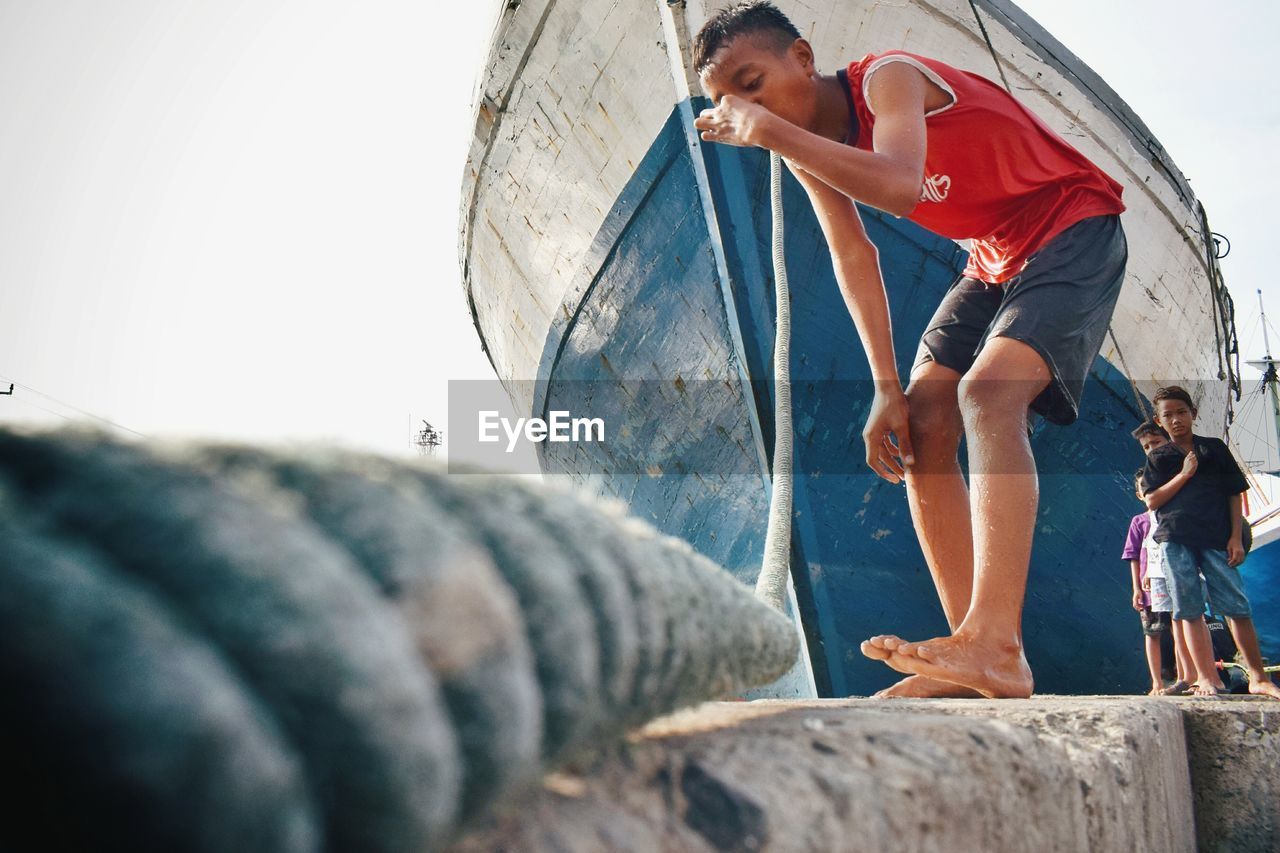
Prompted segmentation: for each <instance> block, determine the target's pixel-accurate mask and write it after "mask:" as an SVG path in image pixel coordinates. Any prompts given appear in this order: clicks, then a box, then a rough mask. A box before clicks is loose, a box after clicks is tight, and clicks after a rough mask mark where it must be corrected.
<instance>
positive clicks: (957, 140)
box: [847, 50, 1124, 284]
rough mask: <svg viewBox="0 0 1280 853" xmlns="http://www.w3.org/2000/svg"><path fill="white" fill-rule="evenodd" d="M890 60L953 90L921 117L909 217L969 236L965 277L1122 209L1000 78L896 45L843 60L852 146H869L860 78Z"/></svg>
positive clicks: (1003, 271) (1115, 189) (1006, 264)
mask: <svg viewBox="0 0 1280 853" xmlns="http://www.w3.org/2000/svg"><path fill="white" fill-rule="evenodd" d="M890 62H906V63H909V64H910V65H912V66H913V67H915V68H917V69H919V70H920V71H921V72H922V73H924V75H925V76H926V77H928V78H929V79H930V80H931V81H933V82H934V83H935V84H936V85H937V86H938V87H939V88H941V89H942V90H943V91H944V92H946V93H947V94H949V95H951V98H952V102H951V104H950V105H949V106H945V107H940V108H939V109H936V110H934V111H932V112H930V113H927V114H926V116H925V132H926V142H927V147H926V153H925V163H924V182H923V186H922V187H921V190H920V203H919V204H917V205H916V207H915V209H914V210H912V211H911V212H910V213H909V214H907V218H908V219H910V220H911V221H912V222H916V223H918V224H920V225H923V226H924V227H925V228H928V229H929V230H930V231H933V232H935V233H938V234H941V235H942V236H944V237H950V238H951V239H953V240H965V239H969V240H972V241H973V244H972V248H971V250H970V254H969V264H968V266H967V267H966V268H965V271H964V274H965V275H967V276H971V277H973V278H977V279H981V280H982V281H985V282H989V283H992V284H999V283H1000V282H1003V281H1005V280H1007V279H1009V278H1012V277H1013V276H1015V275H1017V274H1018V273H1019V272H1020V271H1021V270H1022V268H1023V266H1025V265H1026V262H1027V259H1028V258H1029V257H1030V256H1031V255H1032V253H1034V252H1035V251H1036V250H1037V249H1039V248H1040V247H1041V246H1043V245H1044V244H1045V243H1047V242H1049V240H1050V239H1052V238H1053V237H1054V236H1055V235H1057V234H1058V233H1059V232H1061V231H1063V230H1065V229H1066V228H1068V227H1070V226H1071V225H1074V224H1075V223H1077V222H1079V221H1080V220H1082V219H1085V218H1087V217H1090V216H1099V215H1105V214H1113V213H1120V212H1122V211H1123V210H1124V203H1123V202H1121V200H1120V193H1121V190H1122V187H1121V186H1120V184H1119V183H1117V182H1116V181H1115V180H1113V179H1112V178H1110V177H1109V176H1108V175H1107V174H1106V173H1105V172H1103V171H1102V170H1101V169H1099V168H1098V167H1097V166H1095V165H1094V164H1093V163H1092V162H1090V161H1089V159H1088V158H1087V157H1085V156H1084V155H1083V154H1081V153H1080V152H1079V151H1077V150H1076V149H1075V148H1073V147H1071V145H1070V144H1068V143H1067V141H1066V140H1065V139H1063V138H1062V137H1061V136H1059V135H1058V134H1056V133H1054V132H1053V130H1051V129H1050V128H1049V126H1048V125H1046V124H1045V123H1044V122H1043V121H1041V120H1040V119H1039V118H1038V117H1037V116H1036V115H1035V114H1034V113H1032V112H1031V111H1030V110H1029V109H1027V108H1026V107H1024V106H1023V105H1022V104H1020V103H1019V102H1018V101H1017V100H1016V99H1015V98H1013V97H1012V96H1011V95H1010V94H1009V93H1008V92H1006V91H1005V90H1004V89H1003V88H1001V87H1000V86H999V85H997V84H995V83H993V82H991V81H990V80H987V79H986V78H984V77H980V76H978V75H977V74H971V73H969V72H967V71H960V70H959V69H956V68H952V67H951V66H950V65H947V64H945V63H943V62H938V61H937V60H935V59H928V58H926V57H923V56H916V55H914V54H910V53H904V52H902V51H897V50H893V51H886V52H885V53H881V54H868V55H867V56H864V57H863V58H862V59H859V60H857V61H856V62H852V63H850V64H849V68H848V71H847V74H848V87H849V96H850V101H851V103H852V105H853V109H854V111H855V113H856V117H857V120H858V136H857V139H855V140H852V143H853V144H854V145H856V146H857V147H858V148H863V149H866V150H868V151H870V150H871V148H872V130H873V128H874V127H875V121H876V118H875V114H874V113H872V112H871V110H870V108H869V107H868V106H867V99H866V84H867V82H868V81H869V80H870V79H871V75H872V74H874V73H875V72H876V70H877V69H879V68H881V67H883V66H884V65H885V64H887V63H890Z"/></svg>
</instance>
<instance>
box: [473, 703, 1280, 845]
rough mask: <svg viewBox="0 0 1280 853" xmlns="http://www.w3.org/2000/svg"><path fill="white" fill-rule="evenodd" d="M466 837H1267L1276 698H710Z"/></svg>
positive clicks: (1274, 817) (968, 840)
mask: <svg viewBox="0 0 1280 853" xmlns="http://www.w3.org/2000/svg"><path fill="white" fill-rule="evenodd" d="M452 849H453V850H454V851H456V853H461V851H467V852H468V853H471V852H472V851H482V850H484V851H488V850H510V851H517V850H518V851H538V850H555V851H601V850H609V851H659V850H661V851H709V850H734V851H738V850H743V851H747V850H768V851H802V850H803V851H940V853H941V851H1024V850H1025V851H1033V850H1034V851H1093V852H1094V853H1103V851H1117V853H1118V852H1119V851H1125V853H1129V851H1153V853H1154V851H1160V853H1164V851H1190V850H1197V849H1198V850H1204V851H1255V850H1256V851H1275V850H1280V702H1274V701H1270V700H1265V699H1259V698H1254V697H1244V696H1223V697H1218V698H1214V699H1194V698H1181V699H1173V698H1163V697H1162V698H1148V697H1132V696H1114V697H1112V696H1105V697H1066V696H1037V697H1035V698H1033V699H1029V700H1003V701H988V700H959V699H938V700H901V699H898V700H875V699H840V700H810V701H798V702H797V701H758V702H713V703H707V704H705V705H702V706H701V707H698V708H696V709H692V710H688V711H684V712H680V713H678V714H675V715H672V716H669V717H664V718H661V719H659V720H655V721H654V722H653V723H651V724H649V725H648V726H646V727H645V728H643V729H641V730H639V731H637V732H635V733H633V734H632V735H631V736H629V737H628V738H627V739H626V740H625V741H624V742H622V743H620V744H617V745H615V746H613V747H609V748H608V749H605V750H602V751H600V752H597V753H594V754H591V755H587V756H582V757H581V758H580V759H579V760H578V761H577V762H575V763H574V764H573V765H571V766H570V767H569V768H568V769H567V770H565V771H563V772H560V773H556V774H553V775H551V776H549V777H547V778H546V779H545V780H544V782H543V784H542V785H541V787H540V788H539V789H537V790H534V791H529V792H527V793H526V794H525V795H524V796H522V797H517V798H516V799H515V800H513V801H512V802H511V803H509V804H508V806H507V807H506V808H504V809H503V810H502V811H500V812H499V813H498V815H497V816H496V817H495V818H493V819H491V820H489V821H488V822H487V823H486V824H484V825H483V826H480V827H477V828H475V829H474V830H473V831H472V832H471V833H470V834H469V835H467V836H466V837H464V838H463V840H462V841H460V842H459V843H458V844H456V845H455V847H454V848H452Z"/></svg>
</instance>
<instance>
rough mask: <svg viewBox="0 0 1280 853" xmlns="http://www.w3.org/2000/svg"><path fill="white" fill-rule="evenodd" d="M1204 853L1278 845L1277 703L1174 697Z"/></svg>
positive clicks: (1237, 698) (1279, 726)
mask: <svg viewBox="0 0 1280 853" xmlns="http://www.w3.org/2000/svg"><path fill="white" fill-rule="evenodd" d="M1177 702H1178V707H1179V708H1180V710H1181V711H1182V714H1183V725H1184V726H1185V728H1186V730H1187V752H1188V757H1189V759H1190V767H1191V789H1192V792H1193V793H1192V796H1193V798H1194V801H1195V812H1196V829H1197V833H1196V840H1197V843H1198V844H1199V849H1200V850H1202V851H1212V852H1213V853H1216V851H1223V853H1227V851H1233V853H1234V851H1239V850H1280V702H1274V701H1270V700H1267V699H1260V698H1253V697H1245V696H1230V697H1225V696H1224V697H1219V698H1218V699H1216V700H1209V701H1205V700H1197V699H1179V700H1177Z"/></svg>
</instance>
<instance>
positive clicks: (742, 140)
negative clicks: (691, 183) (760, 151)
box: [693, 95, 773, 146]
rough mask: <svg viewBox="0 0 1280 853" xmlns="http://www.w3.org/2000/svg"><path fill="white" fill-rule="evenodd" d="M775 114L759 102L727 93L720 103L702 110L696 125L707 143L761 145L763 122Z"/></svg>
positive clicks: (695, 120) (694, 121) (695, 122)
mask: <svg viewBox="0 0 1280 853" xmlns="http://www.w3.org/2000/svg"><path fill="white" fill-rule="evenodd" d="M771 115H773V113H771V112H769V111H768V110H767V109H765V108H764V107H762V106H760V105H759V104H756V103H753V102H751V101H747V100H744V99H742V98H739V97H737V96H736V95H725V96H724V97H723V98H721V99H720V103H719V104H718V105H716V106H715V107H713V108H712V109H709V110H703V111H702V112H701V113H700V114H699V115H698V117H697V118H696V119H694V120H693V126H694V127H696V128H697V129H698V130H700V131H702V134H701V135H702V140H703V141H704V142H722V143H724V144H725V145H739V146H751V145H759V142H758V141H757V136H758V134H757V131H758V130H759V128H760V124H761V121H762V120H764V119H765V118H766V117H767V116H771Z"/></svg>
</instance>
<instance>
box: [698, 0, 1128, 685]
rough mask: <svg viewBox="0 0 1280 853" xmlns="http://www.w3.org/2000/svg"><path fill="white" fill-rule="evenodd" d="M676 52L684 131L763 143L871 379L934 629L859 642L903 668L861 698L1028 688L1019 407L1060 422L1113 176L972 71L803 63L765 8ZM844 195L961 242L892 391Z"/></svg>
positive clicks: (1023, 432)
mask: <svg viewBox="0 0 1280 853" xmlns="http://www.w3.org/2000/svg"><path fill="white" fill-rule="evenodd" d="M693 61H694V67H695V70H696V71H697V72H698V74H699V75H700V77H701V81H702V87H703V89H704V90H705V91H706V93H707V95H708V97H710V98H711V100H712V101H713V102H714V103H715V107H714V109H708V110H705V111H703V112H702V114H701V115H700V116H699V117H698V118H697V120H696V122H695V124H696V126H697V127H698V128H699V129H700V130H701V131H702V138H703V139H704V140H708V141H711V142H720V143H725V144H729V145H744V146H758V147H760V148H765V149H768V150H770V151H775V152H777V153H778V154H780V155H781V156H782V157H783V158H784V159H785V160H786V162H787V165H788V167H789V168H790V169H791V171H792V172H793V173H794V174H795V176H796V178H797V179H798V180H799V181H800V183H801V185H802V186H804V188H805V190H806V191H807V192H808V194H809V199H810V201H811V203H812V204H813V208H814V212H815V213H816V214H817V219H818V222H819V223H820V224H821V226H822V231H823V234H824V235H825V236H826V239H827V244H828V246H829V247H830V250H831V259H832V263H833V266H834V267H835V274H836V280H837V282H838V283H839V286H840V289H841V292H842V293H843V295H844V298H845V304H846V305H847V306H848V308H849V313H850V314H851V315H852V317H853V322H854V325H855V326H856V328H857V331H858V336H859V338H860V339H861V342H862V347H863V349H864V350H865V352H866V354H867V361H868V362H869V365H870V368H871V375H872V378H873V380H874V382H875V389H876V390H875V396H874V399H873V401H872V405H871V411H870V414H869V416H868V418H867V423H866V426H865V427H864V429H863V431H862V437H863V440H864V441H865V443H866V448H867V464H868V465H869V466H870V467H871V468H872V470H873V471H875V472H876V473H877V474H878V475H880V476H881V477H883V478H885V479H886V480H889V481H890V482H900V481H903V480H905V482H906V484H907V498H908V502H909V504H910V506H911V516H912V521H913V522H914V524H915V528H916V533H917V535H918V536H919V538H920V544H921V546H922V548H923V551H924V555H925V559H926V560H927V561H928V564H929V570H930V572H931V573H932V575H933V581H934V585H935V586H936V587H937V590H938V595H939V597H940V598H941V600H942V608H943V611H944V612H945V614H946V617H947V621H948V623H949V624H950V626H951V630H952V633H951V635H950V636H947V637H939V638H935V639H931V640H925V641H924V642H908V641H905V640H902V639H900V638H898V637H895V636H892V635H881V636H876V637H872V638H871V639H869V640H868V641H867V642H864V643H863V644H862V651H863V654H865V655H867V656H868V657H871V658H874V659H877V660H882V661H884V662H885V663H886V664H888V665H889V666H891V667H893V668H894V669H896V670H898V671H899V672H902V673H906V674H907V675H908V676H910V677H908V678H907V679H905V680H903V681H901V682H899V683H898V684H896V685H895V686H893V687H891V688H889V689H888V690H886V691H882V692H881V694H879V695H882V696H975V695H978V694H981V695H983V696H988V697H1024V696H1030V695H1031V692H1032V688H1033V682H1032V677H1031V669H1030V667H1029V666H1028V665H1027V660H1026V657H1025V656H1024V654H1023V649H1022V604H1023V597H1024V594H1025V592H1026V581H1027V567H1028V565H1029V562H1030V558H1031V538H1032V532H1033V530H1034V524H1035V518H1036V504H1037V501H1038V497H1039V491H1038V483H1037V478H1036V467H1035V460H1034V458H1033V457H1032V454H1031V445H1030V442H1029V440H1028V436H1027V412H1028V409H1034V410H1035V411H1037V412H1039V413H1041V414H1043V415H1044V416H1045V417H1046V418H1047V419H1048V420H1050V421H1053V422H1055V423H1059V424H1069V423H1071V422H1072V421H1074V420H1075V419H1076V415H1077V411H1078V407H1079V403H1080V394H1081V390H1082V388H1083V386H1084V380H1085V375H1086V373H1087V371H1088V369H1089V367H1090V366H1091V365H1092V363H1093V360H1094V358H1095V357H1096V356H1097V354H1098V348H1099V346H1101V343H1102V337H1103V335H1104V334H1105V333H1106V330H1107V323H1108V322H1109V320H1110V318H1111V313H1112V311H1113V310H1114V308H1115V303H1116V299H1117V297H1118V296H1119V294H1120V285H1121V282H1122V281H1123V280H1124V266H1125V260H1126V257H1127V250H1126V246H1125V238H1124V232H1123V231H1122V230H1121V227H1120V217H1119V215H1118V214H1119V213H1120V212H1121V211H1123V210H1124V205H1123V204H1122V203H1121V201H1120V189H1121V188H1120V185H1119V184H1117V183H1116V182H1115V181H1114V180H1112V179H1111V178H1109V177H1108V176H1107V175H1105V174H1104V173H1103V172H1102V171H1101V170H1100V169H1099V168H1098V167H1097V166H1095V165H1094V164H1093V163H1091V162H1090V161H1089V160H1088V159H1087V158H1086V157H1084V156H1083V155H1082V154H1080V152H1078V151H1076V150H1075V149H1074V148H1072V147H1071V146H1070V145H1069V144H1068V143H1067V142H1066V141H1065V140H1064V139H1063V138H1062V137H1060V136H1058V135H1057V134H1056V133H1054V132H1053V131H1052V130H1050V129H1049V127H1048V126H1047V125H1045V124H1044V123H1043V122H1042V121H1040V119H1039V118H1037V117H1036V116H1035V115H1034V114H1033V113H1032V112H1031V111H1030V110H1028V109H1027V108H1026V107H1024V106H1022V104H1020V103H1019V102H1018V101H1017V100H1015V99H1014V98H1013V97H1012V96H1011V95H1009V94H1008V93H1007V92H1006V91H1005V90H1004V89H1003V88H1001V87H1000V86H999V85H997V84H995V83H992V82H991V81H990V80H987V79H985V78H983V77H979V76H978V75H976V74H971V73H969V72H966V71H960V70H958V69H956V68H953V67H951V66H950V65H947V64H946V63H943V62H939V61H937V60H935V59H930V58H928V57H924V56H916V55H913V54H908V53H904V52H902V51H886V52H883V53H879V54H871V55H868V56H865V57H863V58H862V59H859V60H856V61H854V62H852V63H850V64H849V65H848V67H847V68H841V69H839V70H838V71H837V72H836V73H834V74H822V73H820V72H819V71H818V69H817V67H816V66H815V64H814V56H813V50H812V48H811V47H810V46H809V43H808V42H807V41H805V40H804V39H803V38H800V33H799V31H798V30H797V29H796V28H795V26H794V25H793V24H792V23H791V21H789V20H788V19H787V18H786V16H785V15H783V14H782V12H780V11H779V10H778V9H777V8H776V7H774V6H773V5H772V4H770V3H767V2H760V0H753V2H744V3H738V4H736V5H734V6H730V7H728V8H726V9H722V10H721V11H719V12H717V13H716V14H715V15H714V16H713V17H712V18H711V19H710V20H709V21H708V22H707V23H706V25H705V26H704V27H703V28H702V29H701V30H700V31H699V33H698V35H697V38H696V39H695V42H694V60H693ZM854 201H859V202H862V203H864V204H869V205H871V206H872V207H876V208H879V209H880V210H884V211H887V212H888V213H891V214H893V215H895V216H905V217H907V218H909V219H911V220H912V221H914V222H916V223H918V224H920V225H923V226H924V227H926V228H928V229H930V230H932V231H934V232H936V233H938V234H941V235H943V236H944V237H949V238H952V239H956V240H961V239H971V240H972V241H973V242H972V250H971V252H970V255H969V262H968V266H967V267H966V268H965V270H964V274H963V275H962V276H961V277H960V278H959V279H957V280H956V282H955V283H954V284H953V285H952V287H951V289H950V291H949V292H948V293H947V295H946V296H945V297H944V298H943V300H942V302H941V304H940V305H939V306H938V309H937V312H936V313H935V315H934V318H933V320H932V322H930V323H929V326H928V331H927V332H925V335H924V337H923V339H922V340H921V342H920V349H919V352H918V354H917V356H916V359H915V366H914V367H913V368H912V370H911V379H910V384H909V387H908V388H907V389H906V391H905V393H904V391H903V388H902V384H901V382H900V381H899V378H898V370H897V364H896V361H895V357H894V351H893V338H892V334H891V329H890V321H889V308H888V303H887V301H886V298H885V291H884V282H883V280H882V278H881V275H880V266H879V261H878V258H877V255H876V249H875V246H873V245H872V244H871V241H870V240H869V239H868V238H867V234H866V231H865V230H864V229H863V226H862V222H861V220H860V219H859V216H858V210H857V208H856V207H855V206H854ZM961 436H965V437H966V438H967V440H968V441H967V444H968V452H969V473H970V482H969V487H966V484H965V481H964V478H963V476H962V475H961V471H960V465H959V460H958V459H957V452H958V449H959V444H960V438H961ZM970 487H971V489H972V491H970Z"/></svg>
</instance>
